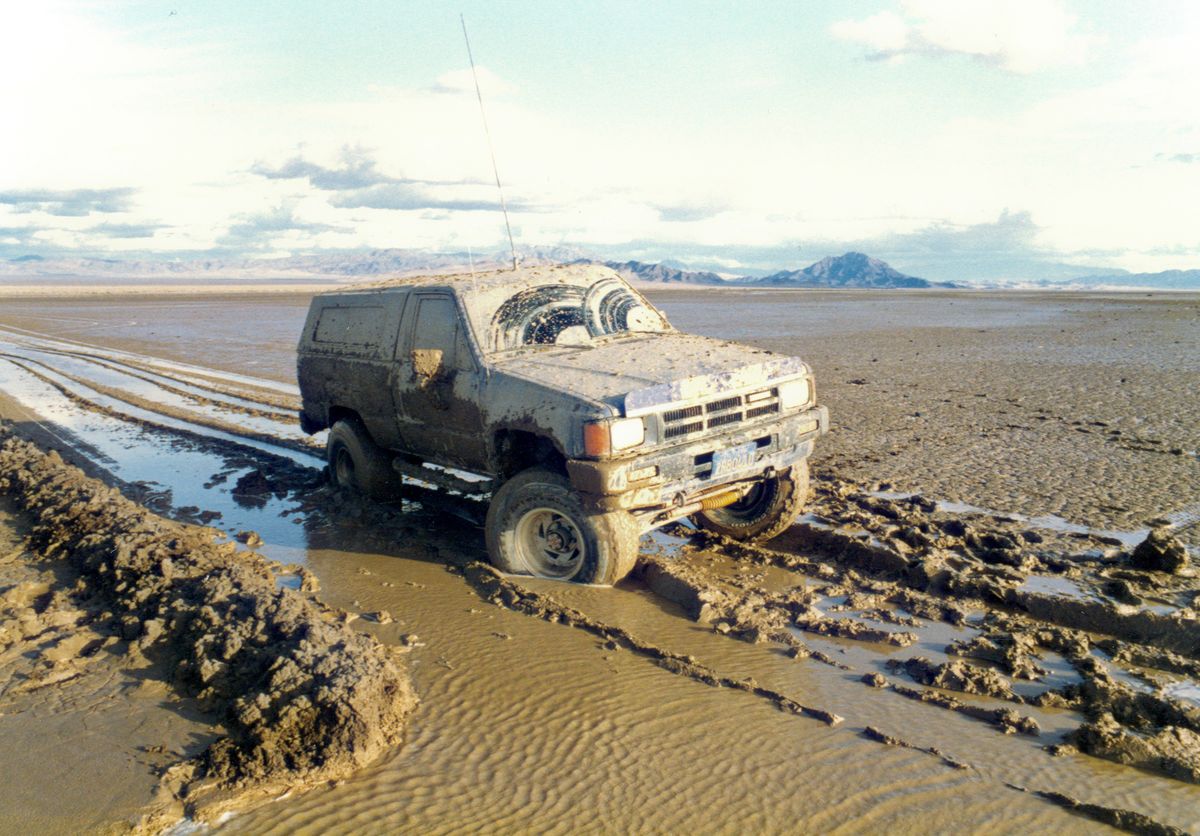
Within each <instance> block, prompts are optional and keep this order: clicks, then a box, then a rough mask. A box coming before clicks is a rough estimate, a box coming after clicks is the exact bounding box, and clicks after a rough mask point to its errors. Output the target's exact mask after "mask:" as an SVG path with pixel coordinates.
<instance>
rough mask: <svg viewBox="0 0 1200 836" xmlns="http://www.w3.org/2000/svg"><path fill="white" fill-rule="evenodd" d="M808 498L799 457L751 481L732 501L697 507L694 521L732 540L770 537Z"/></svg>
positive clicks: (784, 527) (784, 526)
mask: <svg viewBox="0 0 1200 836" xmlns="http://www.w3.org/2000/svg"><path fill="white" fill-rule="evenodd" d="M807 500H808V460H807V459H802V460H801V461H798V462H796V463H795V464H794V465H792V466H791V468H790V469H788V470H785V471H784V472H783V473H780V474H779V475H778V476H773V477H771V478H770V479H763V480H762V481H760V482H757V483H755V485H754V487H752V488H751V489H750V491H749V493H747V494H746V495H745V496H743V497H742V498H741V499H739V500H738V501H737V502H735V503H733V504H732V505H726V506H725V507H724V508H714V509H712V510H711V511H700V512H699V513H697V514H695V515H693V516H692V520H693V521H694V522H695V523H696V525H698V526H700V527H701V528H703V529H706V530H707V531H712V532H714V533H716V534H724V535H725V536H726V537H732V538H733V539H734V540H770V539H771V538H772V537H775V536H777V535H779V534H782V533H783V532H784V531H785V530H787V528H788V527H789V526H791V524H792V523H793V522H795V520H796V517H797V516H799V514H800V512H801V511H802V510H803V509H804V504H805V502H806V501H807Z"/></svg>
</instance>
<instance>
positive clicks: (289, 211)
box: [218, 202, 353, 249]
mask: <svg viewBox="0 0 1200 836" xmlns="http://www.w3.org/2000/svg"><path fill="white" fill-rule="evenodd" d="M239 217H240V220H238V221H237V222H236V223H233V224H231V225H230V226H229V229H228V231H227V232H226V233H225V234H224V235H223V236H221V237H220V238H219V239H218V240H219V242H220V243H221V244H224V245H229V246H245V247H247V248H250V249H265V248H267V247H269V246H273V243H272V242H274V241H275V240H276V239H277V238H279V237H280V236H281V235H282V234H287V233H296V232H300V233H305V234H309V235H312V234H319V233H323V232H337V233H344V232H353V228H352V227H345V226H337V225H335V224H327V223H320V222H316V221H306V220H301V219H300V218H298V217H297V216H296V209H295V206H294V205H293V204H291V203H288V202H284V203H281V204H280V205H278V206H276V207H274V208H272V209H269V210H267V211H266V212H259V213H256V214H250V215H241V216H239Z"/></svg>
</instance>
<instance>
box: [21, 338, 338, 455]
mask: <svg viewBox="0 0 1200 836" xmlns="http://www.w3.org/2000/svg"><path fill="white" fill-rule="evenodd" d="M4 359H5V360H7V361H8V362H11V363H12V365H14V366H18V367H19V368H22V369H24V371H25V372H28V373H29V374H31V375H34V377H35V378H37V379H38V380H41V381H42V383H44V384H46V385H47V386H52V387H54V389H55V390H56V391H58V392H60V393H61V395H62V396H64V397H66V398H67V399H68V401H71V402H72V403H74V404H77V405H78V407H80V408H83V409H86V410H90V411H94V413H98V414H100V415H107V416H108V417H112V419H116V420H118V421H125V422H126V423H133V425H137V426H139V427H146V428H149V429H154V431H156V432H162V433H172V434H175V435H182V437H185V438H190V439H192V440H194V441H199V443H200V444H208V445H212V446H215V447H223V449H229V447H234V446H236V444H235V443H234V441H226V440H224V439H220V438H212V437H211V435H205V434H204V433H200V432H193V431H190V429H184V428H181V427H170V426H167V425H162V423H156V422H154V421H150V420H146V419H140V417H136V416H132V415H127V414H126V413H122V411H119V410H116V409H110V408H108V407H104V405H101V404H98V403H95V402H92V401H89V399H88V398H85V397H83V396H82V395H79V393H78V392H73V391H71V390H70V389H68V387H66V386H64V385H62V384H60V383H59V381H56V380H54V379H52V378H49V377H47V375H44V374H42V373H41V372H38V371H37V369H35V368H30V367H29V366H28V365H26V362H28V361H25V360H18V359H14V357H12V356H10V355H4ZM55 373H56V374H62V373H61V372H58V371H55ZM64 377H68V375H66V374H64ZM80 385H84V386H88V387H89V389H92V390H95V391H96V392H97V393H101V395H107V396H108V397H113V398H116V399H119V401H124V402H125V403H130V405H133V407H138V408H139V409H146V410H149V411H156V413H160V414H162V415H163V416H168V417H173V416H170V415H169V413H168V411H167V410H164V409H162V408H161V405H160V404H151V403H149V402H148V403H146V405H144V407H139V405H138V404H134V403H132V402H131V401H130V399H128V398H127V397H118V396H116V395H115V393H113V395H108V393H107V392H102V391H101V390H100V389H97V387H96V386H94V385H92V384H90V383H82V384H80ZM178 420H181V421H185V422H187V423H192V425H194V426H197V427H206V428H209V429H215V431H217V432H223V433H227V434H229V435H235V437H240V438H245V439H246V440H247V441H259V443H262V444H268V445H270V446H274V447H281V449H283V450H292V451H295V452H301V453H306V455H308V456H316V457H323V452H322V450H320V449H319V447H316V446H312V445H308V444H304V443H302V441H293V440H290V439H286V438H280V437H277V435H270V434H268V433H256V432H253V431H247V429H245V428H242V427H236V426H233V425H227V426H218V422H212V423H211V425H208V423H205V422H204V420H203V417H200V416H196V415H186V416H179V417H178ZM246 450H248V451H251V452H252V453H264V455H266V456H271V455H272V453H270V452H268V451H264V450H258V449H256V447H240V446H239V451H242V452H244V451H246ZM276 457H277V458H280V459H281V461H289V459H287V458H286V457H284V456H283V455H282V453H278V455H276ZM314 465H316V463H314Z"/></svg>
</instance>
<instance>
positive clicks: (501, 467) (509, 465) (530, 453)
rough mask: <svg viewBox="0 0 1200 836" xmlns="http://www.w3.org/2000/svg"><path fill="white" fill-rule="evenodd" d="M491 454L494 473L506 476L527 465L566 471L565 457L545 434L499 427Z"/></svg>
mask: <svg viewBox="0 0 1200 836" xmlns="http://www.w3.org/2000/svg"><path fill="white" fill-rule="evenodd" d="M494 449H495V454H496V465H497V475H498V476H499V477H500V478H501V479H508V478H510V477H512V476H515V475H516V474H518V473H520V472H521V471H522V470H528V469H529V468H531V467H544V468H546V469H547V470H551V471H554V472H555V473H560V474H562V475H564V476H565V475H566V473H567V460H566V458H565V457H564V456H563V454H562V453H560V452H559V451H558V448H557V447H555V446H554V442H553V441H551V440H550V439H548V438H546V437H545V436H541V435H536V434H535V433H531V432H527V431H525V430H501V431H500V432H498V433H496V438H495V447H494Z"/></svg>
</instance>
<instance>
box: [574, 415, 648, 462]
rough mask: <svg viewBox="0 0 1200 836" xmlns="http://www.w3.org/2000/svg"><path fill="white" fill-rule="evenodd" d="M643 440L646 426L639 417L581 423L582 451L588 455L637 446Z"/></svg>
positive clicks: (606, 453)
mask: <svg viewBox="0 0 1200 836" xmlns="http://www.w3.org/2000/svg"><path fill="white" fill-rule="evenodd" d="M645 440H646V427H645V425H644V424H643V423H642V419H641V418H618V419H616V420H614V421H593V422H592V423H590V424H584V425H583V452H584V454H585V455H588V456H607V455H609V454H611V453H615V452H617V451H619V450H628V449H630V448H632V447H637V446H638V445H639V444H641V443H642V442H643V441H645Z"/></svg>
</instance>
